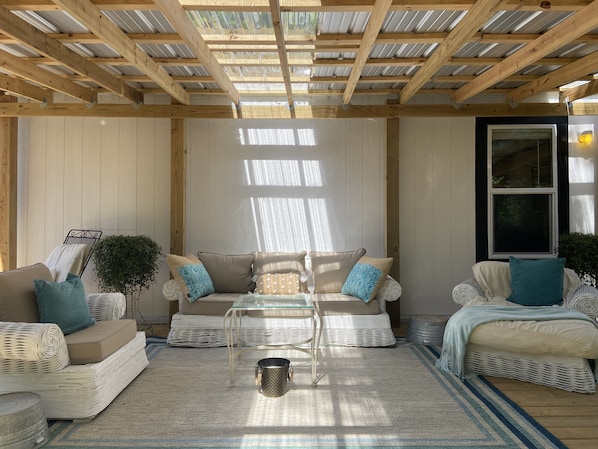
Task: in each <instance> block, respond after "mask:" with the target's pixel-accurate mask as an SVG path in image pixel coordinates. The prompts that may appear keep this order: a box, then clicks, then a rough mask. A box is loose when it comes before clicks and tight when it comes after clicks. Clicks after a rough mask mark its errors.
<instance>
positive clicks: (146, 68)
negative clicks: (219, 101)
mask: <svg viewBox="0 0 598 449" xmlns="http://www.w3.org/2000/svg"><path fill="white" fill-rule="evenodd" d="M53 1H54V3H56V4H57V5H58V6H60V7H61V8H62V9H63V10H65V11H68V13H69V14H71V15H73V16H74V17H76V18H77V19H78V20H79V21H81V22H82V23H83V24H85V26H86V27H87V28H88V29H90V30H91V31H92V32H93V33H94V34H95V35H97V36H99V37H100V38H102V40H103V41H104V42H106V44H107V45H108V46H110V47H111V48H113V49H114V50H115V51H117V52H118V53H119V54H120V55H122V56H123V57H124V58H126V59H128V60H129V61H130V62H131V63H132V64H133V65H134V66H135V67H137V68H138V69H139V70H141V71H142V72H144V73H146V74H147V75H148V76H149V77H150V78H152V80H154V81H155V82H156V83H157V84H158V85H160V86H161V87H162V88H163V89H164V90H165V91H166V92H168V93H169V94H170V95H172V97H173V98H175V99H176V100H177V101H178V102H180V103H183V104H189V103H190V99H189V94H187V92H185V90H184V89H183V88H182V87H181V86H180V85H179V84H178V83H173V82H172V80H171V79H170V77H169V76H168V74H167V73H166V72H165V71H164V69H162V68H161V67H159V66H158V65H157V64H156V63H155V62H153V61H152V60H151V58H150V57H149V56H148V55H147V54H146V53H144V52H143V51H142V50H141V49H140V48H139V47H138V46H137V45H135V43H134V42H133V41H131V39H129V37H128V36H127V35H126V34H125V33H124V32H123V31H122V30H121V29H120V28H118V27H117V26H116V25H115V24H114V23H112V22H111V21H110V20H109V19H108V18H107V17H106V16H104V15H103V14H102V12H101V11H100V10H99V9H98V8H96V7H95V6H94V5H93V4H92V3H91V2H90V1H89V0H53Z"/></svg>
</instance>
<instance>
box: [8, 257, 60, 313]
mask: <svg viewBox="0 0 598 449" xmlns="http://www.w3.org/2000/svg"><path fill="white" fill-rule="evenodd" d="M35 279H42V280H45V281H49V282H53V281H54V278H53V277H52V273H51V272H50V270H49V269H48V267H46V266H45V265H44V264H43V263H38V264H35V265H29V266H27V267H22V268H17V269H16V270H9V271H4V272H2V273H0V321H12V322H20V323H37V322H39V312H38V309H37V300H36V299H35V285H34V283H33V281H34V280H35Z"/></svg>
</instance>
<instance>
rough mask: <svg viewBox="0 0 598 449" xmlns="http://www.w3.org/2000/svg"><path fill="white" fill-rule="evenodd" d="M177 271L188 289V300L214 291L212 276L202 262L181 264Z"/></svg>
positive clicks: (194, 299)
mask: <svg viewBox="0 0 598 449" xmlns="http://www.w3.org/2000/svg"><path fill="white" fill-rule="evenodd" d="M178 271H179V274H180V275H181V278H182V279H183V281H184V282H185V285H186V286H187V290H188V291H189V296H188V298H187V299H189V302H195V301H196V300H197V299H199V298H201V297H202V296H207V295H211V294H212V293H215V292H216V289H215V288H214V283H213V282H212V278H210V275H209V274H208V271H207V270H206V267H205V266H204V265H203V264H202V263H199V264H190V265H183V266H182V267H179V270H178Z"/></svg>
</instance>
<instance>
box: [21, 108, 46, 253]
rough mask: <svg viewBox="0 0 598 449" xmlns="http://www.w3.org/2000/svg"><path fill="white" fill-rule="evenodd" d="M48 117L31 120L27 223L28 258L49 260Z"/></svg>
mask: <svg viewBox="0 0 598 449" xmlns="http://www.w3.org/2000/svg"><path fill="white" fill-rule="evenodd" d="M47 122H48V121H47V120H46V119H43V118H35V119H32V120H31V123H32V126H31V133H30V139H29V149H28V150H29V151H28V156H29V158H28V160H27V164H28V173H27V180H28V184H29V186H28V191H27V215H28V216H27V222H26V223H25V224H24V228H25V229H26V234H27V236H28V240H27V254H26V258H27V260H28V261H34V262H40V261H43V260H45V254H44V250H45V239H44V236H45V229H46V219H45V217H46V194H47V190H46V177H47V168H46V156H47V151H46V142H47V128H48V127H47Z"/></svg>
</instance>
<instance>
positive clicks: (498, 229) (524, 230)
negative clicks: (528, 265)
mask: <svg viewBox="0 0 598 449" xmlns="http://www.w3.org/2000/svg"><path fill="white" fill-rule="evenodd" d="M551 202H552V195H550V194H543V195H494V196H493V227H494V253H510V254H516V253H552V250H553V248H552V244H551V242H552V232H551V225H550V221H551V214H552V210H551V207H550V204H551Z"/></svg>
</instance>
